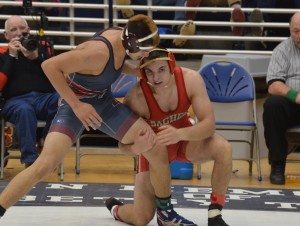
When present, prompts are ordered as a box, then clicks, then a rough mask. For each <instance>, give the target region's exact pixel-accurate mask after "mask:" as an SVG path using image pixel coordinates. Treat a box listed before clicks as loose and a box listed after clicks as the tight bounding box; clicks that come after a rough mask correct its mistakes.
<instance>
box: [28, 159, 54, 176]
mask: <svg viewBox="0 0 300 226" xmlns="http://www.w3.org/2000/svg"><path fill="white" fill-rule="evenodd" d="M56 165H57V164H55V163H54V162H53V161H51V160H49V159H48V160H47V158H43V157H40V158H39V159H37V160H36V162H35V163H34V164H33V165H32V167H33V168H34V170H35V176H36V178H37V180H39V181H40V180H43V179H44V178H46V177H48V176H49V175H50V174H51V173H52V172H53V171H54V169H55V168H56Z"/></svg>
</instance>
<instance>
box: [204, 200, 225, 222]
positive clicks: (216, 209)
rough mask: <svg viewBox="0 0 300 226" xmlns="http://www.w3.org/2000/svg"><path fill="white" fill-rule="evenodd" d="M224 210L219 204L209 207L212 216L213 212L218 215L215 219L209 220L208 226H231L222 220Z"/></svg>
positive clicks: (210, 218)
mask: <svg viewBox="0 0 300 226" xmlns="http://www.w3.org/2000/svg"><path fill="white" fill-rule="evenodd" d="M222 209H223V206H221V205H219V204H216V203H215V204H210V205H209V207H208V212H209V214H210V211H212V212H213V213H214V214H218V215H216V216H214V217H209V218H208V226H229V225H228V224H226V223H225V221H224V220H223V218H222V215H221V211H222Z"/></svg>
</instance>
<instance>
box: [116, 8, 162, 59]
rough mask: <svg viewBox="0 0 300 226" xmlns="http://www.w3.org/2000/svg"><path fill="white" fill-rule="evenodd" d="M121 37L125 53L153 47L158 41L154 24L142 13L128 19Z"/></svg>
mask: <svg viewBox="0 0 300 226" xmlns="http://www.w3.org/2000/svg"><path fill="white" fill-rule="evenodd" d="M121 39H122V43H123V46H124V48H125V49H126V53H127V54H128V53H137V52H139V51H142V50H150V49H153V48H155V47H156V46H157V45H158V44H159V41H160V39H159V34H158V29H157V26H156V24H155V23H154V21H153V20H152V19H150V18H149V17H148V16H145V15H142V14H140V15H136V16H133V17H131V18H130V19H129V21H128V23H127V25H126V26H125V28H124V30H123V32H122V35H121Z"/></svg>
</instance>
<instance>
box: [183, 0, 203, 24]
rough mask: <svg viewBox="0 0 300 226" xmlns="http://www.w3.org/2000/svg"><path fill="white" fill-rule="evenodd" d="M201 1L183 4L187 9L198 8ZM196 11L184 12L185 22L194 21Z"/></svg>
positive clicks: (189, 0)
mask: <svg viewBox="0 0 300 226" xmlns="http://www.w3.org/2000/svg"><path fill="white" fill-rule="evenodd" d="M200 3H201V0H187V1H186V2H185V6H187V7H199V5H200ZM196 14H197V12H196V11H186V13H185V16H186V19H187V20H195V18H196Z"/></svg>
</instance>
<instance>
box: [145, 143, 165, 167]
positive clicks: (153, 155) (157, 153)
mask: <svg viewBox="0 0 300 226" xmlns="http://www.w3.org/2000/svg"><path fill="white" fill-rule="evenodd" d="M143 155H144V157H145V158H146V159H147V160H148V161H149V162H150V163H151V162H153V163H155V164H163V163H165V164H169V161H168V151H167V148H166V146H164V145H160V144H156V145H154V147H153V148H152V149H150V150H149V151H147V152H144V153H143Z"/></svg>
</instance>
